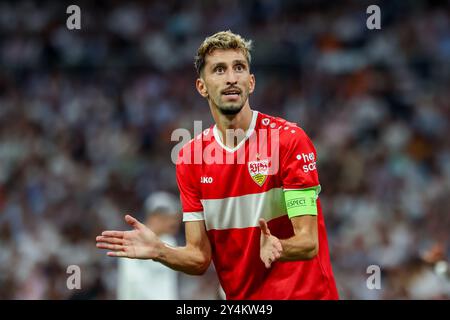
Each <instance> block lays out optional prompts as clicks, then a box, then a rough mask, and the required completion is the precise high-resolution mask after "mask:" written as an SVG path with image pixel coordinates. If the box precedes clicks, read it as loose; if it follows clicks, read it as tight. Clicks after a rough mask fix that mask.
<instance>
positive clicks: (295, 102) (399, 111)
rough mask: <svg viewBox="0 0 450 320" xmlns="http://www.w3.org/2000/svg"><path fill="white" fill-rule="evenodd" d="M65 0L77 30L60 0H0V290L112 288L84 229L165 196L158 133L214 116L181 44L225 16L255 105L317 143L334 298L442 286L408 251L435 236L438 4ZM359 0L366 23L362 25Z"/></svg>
mask: <svg viewBox="0 0 450 320" xmlns="http://www.w3.org/2000/svg"><path fill="white" fill-rule="evenodd" d="M74 2H76V3H74V4H77V5H79V6H80V8H81V27H82V28H81V30H68V29H67V27H66V19H67V18H68V16H69V14H66V8H67V6H68V5H69V4H71V3H64V2H62V1H61V2H60V1H38V2H35V1H2V2H1V3H0V298H1V299H80V298H81V299H115V297H116V291H115V290H116V282H117V281H116V280H117V279H116V268H117V261H116V260H115V259H111V258H108V257H106V256H105V252H104V251H101V250H98V249H96V247H95V236H96V235H97V234H98V233H99V232H100V231H102V230H105V229H126V228H127V226H126V225H125V224H124V222H123V215H124V214H125V213H132V214H134V215H136V216H137V217H142V206H143V202H144V200H145V198H146V197H147V196H148V194H149V193H151V192H153V191H155V190H166V191H170V192H172V193H174V194H176V195H178V189H177V186H176V180H175V166H174V164H173V163H172V161H171V150H172V148H173V147H174V145H175V144H176V143H177V142H172V141H171V139H170V138H171V133H172V131H173V130H174V129H176V128H187V129H189V130H192V128H193V121H194V120H202V121H203V128H206V127H209V126H210V125H211V124H212V121H213V120H212V118H211V116H210V113H209V109H208V106H207V103H206V101H204V100H203V99H202V98H201V97H200V96H199V95H198V93H197V92H196V90H195V86H194V83H195V78H196V74H195V70H194V67H193V56H194V55H195V52H196V49H197V47H198V46H199V44H200V43H201V42H202V41H203V39H204V38H205V37H206V36H208V35H210V34H212V33H215V32H217V31H220V30H227V29H231V30H232V31H233V32H236V33H240V34H241V35H243V36H244V37H245V38H250V39H253V41H254V52H253V63H252V71H253V72H254V73H255V75H256V84H257V85H256V92H255V93H254V94H253V95H252V96H251V100H250V105H251V106H252V108H253V109H256V110H258V111H261V112H265V113H269V114H273V115H276V116H281V117H284V118H286V119H287V120H289V121H292V122H296V123H298V124H299V126H301V127H303V128H304V130H305V131H306V132H307V133H308V135H309V136H310V137H311V138H312V140H313V142H314V144H315V146H316V148H317V151H318V161H319V162H318V164H319V174H320V181H321V185H322V193H321V199H322V205H323V210H324V215H325V221H326V224H327V230H328V237H329V239H328V240H329V244H330V251H331V260H332V264H333V270H334V273H335V277H336V281H337V285H338V290H339V292H340V295H341V298H343V299H448V298H449V297H450V284H449V282H448V281H445V280H443V279H442V278H440V276H439V275H437V274H436V273H434V271H433V267H432V266H430V265H428V264H426V263H425V262H423V260H422V259H421V257H422V255H423V254H424V252H425V251H426V250H428V249H429V248H430V247H431V246H432V245H433V244H435V243H441V244H443V245H444V246H446V248H447V249H449V246H448V244H449V230H450V215H449V208H450V192H449V191H450V139H449V136H450V130H449V128H450V126H449V121H450V103H449V101H450V90H449V88H450V72H449V71H450V10H449V5H448V2H446V1H442V2H440V1H373V2H368V1H356V0H355V1H317V0H316V1H313V0H310V1H276V0H250V1H238V0H233V1H221V2H217V1H206V0H203V1H174V0H165V1H74ZM370 4H378V5H379V6H380V8H381V30H369V29H368V28H367V27H366V19H367V18H368V16H369V15H368V14H367V13H366V8H367V6H369V5H370ZM179 239H180V241H182V240H183V234H182V232H181V233H180V235H179ZM447 253H449V252H447ZM69 265H78V266H80V268H81V273H82V289H81V290H68V289H67V286H66V280H67V277H68V274H67V273H66V269H67V267H68V266H69ZM370 265H378V266H380V268H381V272H382V273H381V275H382V277H381V289H380V290H369V289H368V287H367V283H366V280H367V278H368V277H369V274H367V272H366V271H367V267H368V266H370ZM149 286H151V284H149ZM217 288H218V282H217V278H216V276H215V273H214V270H213V267H211V269H210V270H209V271H208V273H207V274H206V275H205V276H203V277H191V276H181V275H180V286H179V290H180V296H181V297H182V298H186V299H215V298H218V291H217Z"/></svg>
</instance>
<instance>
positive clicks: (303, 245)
mask: <svg viewBox="0 0 450 320" xmlns="http://www.w3.org/2000/svg"><path fill="white" fill-rule="evenodd" d="M280 242H281V246H282V247H283V251H282V252H281V257H280V259H279V260H281V261H295V260H310V259H312V258H314V257H315V256H316V255H317V253H318V251H319V243H318V242H317V241H315V240H314V239H312V238H311V237H310V236H308V235H304V234H298V235H295V236H293V237H291V238H289V239H280Z"/></svg>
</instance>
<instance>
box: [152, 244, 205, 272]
mask: <svg viewBox="0 0 450 320" xmlns="http://www.w3.org/2000/svg"><path fill="white" fill-rule="evenodd" d="M153 260H155V261H158V262H160V263H162V264H164V265H165V266H167V267H169V268H171V269H173V270H176V271H181V272H184V273H187V274H190V275H202V274H204V273H205V272H206V270H207V269H208V267H209V264H210V262H211V257H210V255H209V254H207V253H205V252H203V251H202V250H201V249H199V248H195V247H191V246H185V247H171V246H169V245H167V244H162V245H161V246H160V247H159V252H158V257H157V258H155V259H153Z"/></svg>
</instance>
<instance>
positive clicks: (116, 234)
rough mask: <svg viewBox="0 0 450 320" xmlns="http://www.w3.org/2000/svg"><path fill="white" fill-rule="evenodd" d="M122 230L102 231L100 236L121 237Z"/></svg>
mask: <svg viewBox="0 0 450 320" xmlns="http://www.w3.org/2000/svg"><path fill="white" fill-rule="evenodd" d="M123 233H124V232H123V231H110V230H108V231H103V232H102V236H106V237H115V238H119V239H122V238H123Z"/></svg>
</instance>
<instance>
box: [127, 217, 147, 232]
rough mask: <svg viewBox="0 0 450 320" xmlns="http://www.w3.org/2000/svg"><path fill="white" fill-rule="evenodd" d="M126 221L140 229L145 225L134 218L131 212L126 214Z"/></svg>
mask: <svg viewBox="0 0 450 320" xmlns="http://www.w3.org/2000/svg"><path fill="white" fill-rule="evenodd" d="M125 221H126V222H127V223H128V224H129V225H130V226H132V227H133V228H135V229H140V228H141V227H143V226H144V225H143V224H142V223H140V222H139V221H138V220H137V219H135V218H133V217H132V216H130V215H129V214H127V215H126V216H125Z"/></svg>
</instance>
